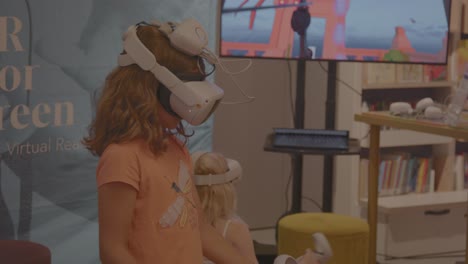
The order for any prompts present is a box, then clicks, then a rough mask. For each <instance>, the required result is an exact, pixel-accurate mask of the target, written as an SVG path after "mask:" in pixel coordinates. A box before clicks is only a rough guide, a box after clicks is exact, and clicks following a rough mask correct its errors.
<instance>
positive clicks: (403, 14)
mask: <svg viewBox="0 0 468 264" xmlns="http://www.w3.org/2000/svg"><path fill="white" fill-rule="evenodd" d="M450 5H451V1H450V0H306V1H304V0H302V1H299V0H295V1H293V0H222V1H221V5H220V23H221V25H220V30H221V32H220V41H219V43H220V49H219V52H220V56H221V57H249V58H273V59H298V58H305V59H310V60H335V61H360V62H393V63H395V62H396V63H399V62H400V63H420V64H446V63H447V57H448V56H447V53H448V46H449V45H448V35H449V34H448V32H449V28H450V12H449V10H450Z"/></svg>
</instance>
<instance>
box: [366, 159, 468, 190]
mask: <svg viewBox="0 0 468 264" xmlns="http://www.w3.org/2000/svg"><path fill="white" fill-rule="evenodd" d="M368 165H369V160H368V159H361V161H360V175H359V177H360V183H359V188H360V190H359V195H360V197H367V186H368V185H367V180H368V177H369V175H368ZM434 166H435V165H434V162H433V160H432V158H431V157H420V156H413V155H411V154H410V153H396V154H390V155H388V154H386V155H383V156H382V159H381V161H380V164H379V175H378V192H379V196H381V197H383V196H394V195H402V194H407V193H427V192H431V191H435V190H436V177H435V175H436V170H435V169H434V168H433V167H434ZM467 166H468V165H467ZM452 190H453V189H452Z"/></svg>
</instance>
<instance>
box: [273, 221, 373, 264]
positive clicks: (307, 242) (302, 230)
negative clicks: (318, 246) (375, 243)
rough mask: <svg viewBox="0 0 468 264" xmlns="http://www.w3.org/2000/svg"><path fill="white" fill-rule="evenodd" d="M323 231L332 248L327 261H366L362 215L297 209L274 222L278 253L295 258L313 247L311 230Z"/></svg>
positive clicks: (366, 229)
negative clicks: (360, 217) (302, 211)
mask: <svg viewBox="0 0 468 264" xmlns="http://www.w3.org/2000/svg"><path fill="white" fill-rule="evenodd" d="M316 232H321V233H323V234H324V235H325V236H326V237H327V239H328V242H330V246H331V248H332V250H333V257H332V258H331V260H330V261H329V262H328V263H327V264H366V263H367V258H368V256H367V254H368V244H369V226H368V225H367V222H365V221H364V220H362V219H358V218H354V217H350V216H344V215H339V214H333V213H297V214H291V215H287V216H285V217H283V218H281V219H280V221H279V222H278V255H281V254H287V255H291V256H293V257H295V258H297V257H299V256H301V255H303V254H304V251H305V250H306V249H307V248H311V249H313V248H315V246H314V241H313V240H312V234H313V233H316Z"/></svg>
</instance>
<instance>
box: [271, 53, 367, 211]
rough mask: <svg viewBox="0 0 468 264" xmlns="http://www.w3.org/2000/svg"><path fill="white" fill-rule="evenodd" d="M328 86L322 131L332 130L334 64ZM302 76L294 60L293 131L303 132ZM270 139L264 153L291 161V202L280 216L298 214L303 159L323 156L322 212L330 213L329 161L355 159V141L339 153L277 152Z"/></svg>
mask: <svg viewBox="0 0 468 264" xmlns="http://www.w3.org/2000/svg"><path fill="white" fill-rule="evenodd" d="M328 65H329V66H328V68H329V69H328V83H327V102H326V118H325V119H326V120H325V129H329V130H333V129H335V96H336V72H337V70H336V68H337V65H336V62H334V61H332V62H328ZM305 73H306V60H304V59H300V60H298V65H297V83H296V98H295V112H294V113H295V115H294V128H296V129H304V119H305ZM272 137H273V135H269V136H268V137H267V139H266V142H265V146H264V150H265V151H269V152H279V153H287V154H290V155H291V159H292V171H293V175H292V202H291V209H290V210H289V211H288V212H286V213H285V214H284V215H283V216H285V215H289V214H294V213H299V212H302V201H301V200H302V174H303V156H304V155H323V156H324V166H323V170H324V171H323V198H322V200H323V201H322V210H323V212H332V210H333V208H332V207H333V165H334V164H333V157H334V156H335V155H356V154H359V153H360V144H359V142H358V141H357V140H350V141H349V148H348V149H345V150H340V149H311V148H283V147H281V148H277V147H274V146H273V145H272Z"/></svg>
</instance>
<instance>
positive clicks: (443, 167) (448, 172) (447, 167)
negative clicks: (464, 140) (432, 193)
mask: <svg viewBox="0 0 468 264" xmlns="http://www.w3.org/2000/svg"><path fill="white" fill-rule="evenodd" d="M433 159H434V162H433V166H434V171H435V180H434V184H435V190H436V191H437V192H449V191H453V190H454V186H455V177H454V171H453V168H454V164H455V156H453V155H448V156H435V157H434V158H433Z"/></svg>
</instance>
